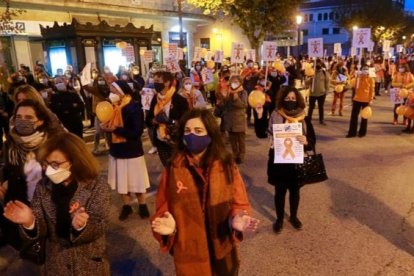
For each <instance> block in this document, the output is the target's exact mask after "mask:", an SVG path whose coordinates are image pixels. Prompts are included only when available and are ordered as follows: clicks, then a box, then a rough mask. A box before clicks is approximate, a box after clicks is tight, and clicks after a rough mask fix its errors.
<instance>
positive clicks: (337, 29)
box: [332, 28, 341, 34]
mask: <svg viewBox="0 0 414 276" xmlns="http://www.w3.org/2000/svg"><path fill="white" fill-rule="evenodd" d="M340 32H341V28H333V30H332V33H333V34H339V33H340Z"/></svg>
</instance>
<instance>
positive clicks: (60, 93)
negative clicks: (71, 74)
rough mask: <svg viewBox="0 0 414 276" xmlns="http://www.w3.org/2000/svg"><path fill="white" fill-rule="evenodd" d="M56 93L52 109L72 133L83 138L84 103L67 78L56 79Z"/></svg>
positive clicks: (52, 100) (53, 96) (51, 105)
mask: <svg viewBox="0 0 414 276" xmlns="http://www.w3.org/2000/svg"><path fill="white" fill-rule="evenodd" d="M55 86H56V92H57V93H56V94H54V95H52V98H51V101H50V102H51V103H50V109H51V110H52V111H53V113H55V114H56V116H57V117H58V118H59V120H60V121H61V122H62V124H63V126H64V127H65V128H66V129H67V130H68V131H69V132H71V133H73V134H75V135H77V136H79V137H81V138H82V136H83V124H82V112H83V109H84V104H83V102H82V100H81V98H80V97H79V95H78V94H77V93H76V91H74V90H70V89H69V88H68V86H67V83H66V81H65V79H63V78H61V77H58V78H56V80H55Z"/></svg>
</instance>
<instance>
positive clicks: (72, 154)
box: [4, 133, 109, 275]
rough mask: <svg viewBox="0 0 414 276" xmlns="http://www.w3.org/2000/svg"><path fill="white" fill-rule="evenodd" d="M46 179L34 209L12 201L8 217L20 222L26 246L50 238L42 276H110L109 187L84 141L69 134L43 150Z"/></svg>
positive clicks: (35, 199)
mask: <svg viewBox="0 0 414 276" xmlns="http://www.w3.org/2000/svg"><path fill="white" fill-rule="evenodd" d="M39 160H40V162H41V163H42V164H43V167H44V169H45V174H46V176H45V177H44V178H43V179H42V181H41V182H40V183H39V184H38V185H37V187H36V191H35V194H34V196H33V200H32V202H31V206H30V207H29V206H28V205H26V204H24V203H23V202H21V201H18V200H16V201H11V202H9V203H8V204H7V205H6V207H5V212H4V215H5V217H6V218H8V219H9V220H10V221H12V222H14V223H16V224H19V225H20V226H19V232H20V236H21V238H22V241H23V243H25V242H30V241H33V240H41V239H46V242H45V244H44V245H42V246H44V248H41V249H42V250H43V249H44V250H45V256H46V258H45V263H44V265H42V266H41V267H40V270H41V274H42V275H74V274H77V275H109V263H108V261H107V258H106V249H105V244H106V238H105V232H106V227H107V221H108V213H109V187H108V185H107V184H106V181H105V179H103V178H102V177H98V174H99V165H98V162H97V161H96V160H95V159H94V157H93V156H92V154H91V153H89V151H88V149H87V147H86V145H85V143H84V142H83V141H82V140H81V139H80V138H78V137H76V136H75V135H73V134H70V133H61V134H59V135H55V136H53V137H52V138H51V139H49V140H48V141H47V142H46V143H45V144H44V145H43V146H42V147H41V149H40V150H39Z"/></svg>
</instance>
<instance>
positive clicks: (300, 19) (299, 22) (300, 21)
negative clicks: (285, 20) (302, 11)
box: [296, 15, 303, 25]
mask: <svg viewBox="0 0 414 276" xmlns="http://www.w3.org/2000/svg"><path fill="white" fill-rule="evenodd" d="M302 21H303V17H302V15H296V24H298V25H300V24H302Z"/></svg>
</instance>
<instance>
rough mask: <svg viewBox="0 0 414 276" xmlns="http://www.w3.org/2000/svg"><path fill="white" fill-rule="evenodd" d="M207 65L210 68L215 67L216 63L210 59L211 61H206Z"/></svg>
mask: <svg viewBox="0 0 414 276" xmlns="http://www.w3.org/2000/svg"><path fill="white" fill-rule="evenodd" d="M206 66H207V68H208V69H213V68H214V66H215V63H214V61H212V60H209V61H207V62H206Z"/></svg>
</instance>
